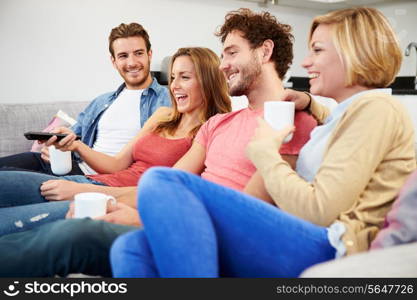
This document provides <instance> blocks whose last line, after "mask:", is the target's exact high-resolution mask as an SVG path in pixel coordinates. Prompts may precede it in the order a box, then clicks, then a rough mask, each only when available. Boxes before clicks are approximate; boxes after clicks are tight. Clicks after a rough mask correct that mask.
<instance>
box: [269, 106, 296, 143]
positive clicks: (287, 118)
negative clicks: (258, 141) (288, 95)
mask: <svg viewBox="0 0 417 300" xmlns="http://www.w3.org/2000/svg"><path fill="white" fill-rule="evenodd" d="M294 111H295V105H294V102H289V101H267V102H265V103H264V119H265V121H266V122H267V123H268V124H269V125H271V127H272V128H274V129H275V130H282V129H284V128H285V127H286V126H288V125H294ZM292 136H293V134H292V133H291V134H289V135H288V136H287V137H286V138H285V139H284V141H283V142H284V143H288V142H289V141H291V139H292Z"/></svg>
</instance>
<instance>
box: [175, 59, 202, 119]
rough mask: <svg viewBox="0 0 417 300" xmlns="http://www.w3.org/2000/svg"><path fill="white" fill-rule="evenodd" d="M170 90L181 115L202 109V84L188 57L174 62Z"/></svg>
mask: <svg viewBox="0 0 417 300" xmlns="http://www.w3.org/2000/svg"><path fill="white" fill-rule="evenodd" d="M170 89H171V93H172V95H173V96H174V99H175V102H176V106H177V110H178V111H179V112H180V113H191V112H194V111H197V110H199V109H201V108H202V104H203V95H202V92H201V87H200V83H199V82H198V78H197V74H196V71H195V67H194V64H193V62H192V60H191V58H190V57H189V56H188V55H182V56H178V57H177V58H176V59H175V61H174V62H173V64H172V73H171V85H170Z"/></svg>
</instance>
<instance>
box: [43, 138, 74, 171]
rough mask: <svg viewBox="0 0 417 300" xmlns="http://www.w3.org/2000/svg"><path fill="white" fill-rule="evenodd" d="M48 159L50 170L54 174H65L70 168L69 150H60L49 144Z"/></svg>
mask: <svg viewBox="0 0 417 300" xmlns="http://www.w3.org/2000/svg"><path fill="white" fill-rule="evenodd" d="M48 149H49V161H50V163H51V169H52V172H53V173H54V174H56V175H65V174H67V173H69V172H70V171H71V169H72V159H71V151H61V150H58V149H56V148H55V146H54V145H52V146H49V147H48Z"/></svg>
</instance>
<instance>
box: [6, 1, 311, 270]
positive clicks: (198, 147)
mask: <svg viewBox="0 0 417 300" xmlns="http://www.w3.org/2000/svg"><path fill="white" fill-rule="evenodd" d="M235 23H236V24H237V25H239V26H240V25H241V24H249V26H246V27H245V26H240V27H236V28H235V27H234V26H232V25H233V24H235ZM221 32H224V33H223V34H225V35H226V36H225V38H224V39H223V38H222V41H223V42H224V50H223V54H222V63H221V65H220V68H221V70H222V71H223V72H224V74H225V76H226V78H227V80H228V85H229V93H230V94H231V95H232V96H238V95H246V96H247V97H248V100H249V107H248V108H245V109H242V110H238V111H235V112H231V113H226V114H220V115H216V116H214V117H212V118H210V119H209V121H207V122H206V123H205V124H204V125H203V126H202V127H201V128H200V130H199V132H198V133H197V135H196V138H195V139H194V142H193V145H192V147H191V149H190V150H189V151H188V152H187V154H185V156H183V158H181V159H180V160H179V161H178V162H177V163H176V165H175V166H174V167H176V168H179V169H182V170H184V171H189V172H192V173H195V174H200V175H201V176H202V177H203V178H206V179H207V180H209V181H212V182H215V183H218V184H221V185H224V186H226V187H230V188H234V189H237V190H244V191H245V192H247V193H249V194H252V195H255V196H257V197H258V198H261V199H266V198H267V197H269V196H268V195H267V192H266V191H265V190H264V189H263V190H260V189H259V188H256V189H255V188H253V187H254V186H258V183H259V181H261V180H262V178H261V176H260V175H258V174H257V173H256V168H255V166H254V165H253V164H252V162H251V161H250V160H249V159H248V158H247V157H246V155H245V148H246V145H247V144H248V142H249V140H250V139H251V137H252V135H253V134H254V131H255V129H256V127H257V120H256V119H257V117H261V116H262V115H263V103H264V102H266V101H271V100H281V95H283V93H284V89H283V87H282V82H281V79H282V78H283V77H284V75H285V73H286V71H287V70H288V68H289V65H290V64H291V61H292V35H291V34H290V27H289V26H288V25H284V24H280V23H279V22H277V21H276V19H275V18H274V17H273V16H271V15H270V14H269V13H263V14H253V13H252V12H251V11H249V10H245V9H242V10H239V11H237V12H231V13H229V14H228V15H227V16H226V23H225V24H224V25H223V27H222V28H221V31H220V34H222V33H221ZM226 32H227V33H226ZM229 32H230V33H229ZM253 35H259V37H258V36H257V38H259V39H260V40H261V41H262V42H261V43H260V46H251V43H250V42H249V40H248V39H246V38H245V37H244V36H253ZM275 45H278V47H274V46H275ZM277 48H279V49H280V52H279V54H278V52H277ZM272 58H273V59H272ZM295 125H296V127H297V131H296V132H295V133H294V136H293V138H292V140H291V142H289V143H287V144H285V145H283V146H282V147H281V150H280V153H281V155H282V157H284V158H285V159H286V160H287V161H288V162H289V163H290V164H291V165H294V163H295V161H296V158H297V155H298V152H299V150H300V149H301V147H302V146H303V145H304V144H305V143H306V142H307V141H308V140H309V137H310V132H311V130H312V129H313V128H314V127H315V126H316V121H315V120H314V119H313V118H312V117H311V116H310V115H308V114H307V113H304V112H298V113H296V116H295ZM265 194H266V196H265ZM123 197H125V198H136V192H132V193H130V194H125V195H124V196H123ZM119 199H120V198H119ZM155 201H158V199H155ZM260 201H261V200H260ZM132 202H133V201H132ZM110 215H112V216H110ZM104 218H105V219H106V220H109V221H111V222H112V223H116V224H111V226H109V224H108V223H106V222H103V221H98V220H88V219H80V220H77V219H75V220H70V222H68V221H59V222H57V223H56V224H55V225H54V226H51V225H50V224H46V225H44V226H42V227H38V228H37V229H35V230H33V231H31V232H26V233H17V234H10V235H7V236H3V237H1V239H0V241H1V243H2V245H7V247H9V248H19V247H18V246H19V245H20V244H21V243H23V241H25V242H26V243H29V244H30V245H32V244H33V246H34V247H37V251H31V253H30V256H31V257H34V255H45V257H48V258H49V261H48V262H46V263H43V264H42V265H41V266H40V264H39V262H38V261H37V260H36V259H32V260H30V262H28V263H25V264H22V263H20V264H19V268H16V267H15V265H16V262H15V261H13V260H11V263H10V262H9V261H7V262H6V261H5V259H3V260H2V261H1V264H2V266H3V267H2V268H1V269H0V276H45V274H48V276H52V275H54V274H59V275H61V276H66V275H68V273H71V272H82V273H85V274H89V275H102V276H111V275H112V274H111V269H110V262H109V251H110V247H111V245H112V242H113V241H114V240H115V239H116V238H117V237H118V236H120V235H121V234H123V233H126V232H127V231H130V230H134V229H136V228H135V227H133V226H129V227H126V226H123V224H124V225H131V224H137V223H139V222H140V219H139V216H138V213H137V210H136V209H135V208H132V207H129V206H124V207H122V208H117V207H113V208H110V211H108V214H107V215H106V216H105V217H104ZM161 218H163V216H161ZM48 230H49V231H48ZM46 232H47V233H46ZM45 234H48V238H47V239H46V238H44V237H45ZM127 246H128V247H132V245H130V246H129V245H127ZM3 247H5V246H3ZM23 248H24V249H23V250H22V247H20V248H19V249H20V250H19V253H20V255H21V256H23V257H27V255H25V254H24V253H25V252H22V251H26V252H27V251H29V249H30V248H29V247H23ZM39 249H45V251H43V250H42V251H40V250H39ZM57 257H58V258H57ZM9 260H10V259H9Z"/></svg>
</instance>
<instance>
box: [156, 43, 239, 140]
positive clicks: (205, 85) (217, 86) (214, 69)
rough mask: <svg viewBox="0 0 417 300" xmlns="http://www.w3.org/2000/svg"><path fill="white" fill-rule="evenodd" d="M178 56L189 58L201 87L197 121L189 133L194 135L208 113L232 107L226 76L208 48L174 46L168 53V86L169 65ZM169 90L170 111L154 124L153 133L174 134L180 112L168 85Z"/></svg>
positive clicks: (218, 60) (212, 114)
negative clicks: (200, 104)
mask: <svg viewBox="0 0 417 300" xmlns="http://www.w3.org/2000/svg"><path fill="white" fill-rule="evenodd" d="M180 56H188V57H190V59H191V61H192V62H193V64H194V68H195V71H196V75H197V80H198V83H199V85H200V88H201V92H202V93H201V94H202V96H203V99H202V100H203V104H202V105H203V109H202V110H201V113H200V115H199V121H200V123H199V125H197V126H196V127H194V128H193V129H192V130H191V131H190V136H195V134H196V133H197V131H198V130H199V129H200V127H201V125H203V123H204V122H206V121H207V120H208V119H209V118H210V117H212V116H214V115H216V114H219V113H220V114H221V113H227V112H230V111H231V110H232V104H231V101H230V98H229V94H228V88H227V83H226V79H225V78H224V75H223V73H222V72H221V71H220V70H219V66H220V59H219V57H218V56H217V55H216V54H215V53H214V52H213V51H212V50H210V49H208V48H201V47H188V48H180V49H178V50H177V52H175V54H174V55H173V56H172V58H171V62H170V64H169V71H168V76H169V80H168V86H171V83H172V78H171V74H172V65H173V64H174V61H175V59H177V57H180ZM169 94H170V96H171V101H172V107H173V110H174V111H173V113H172V114H171V115H170V118H169V119H168V120H166V121H163V122H161V123H159V124H158V125H157V127H156V128H155V132H157V133H158V132H161V131H164V130H167V132H168V133H170V134H174V133H175V130H177V128H178V126H179V124H180V122H181V117H182V113H180V112H179V111H178V109H177V102H176V101H175V97H174V95H173V94H172V92H171V89H169Z"/></svg>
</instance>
